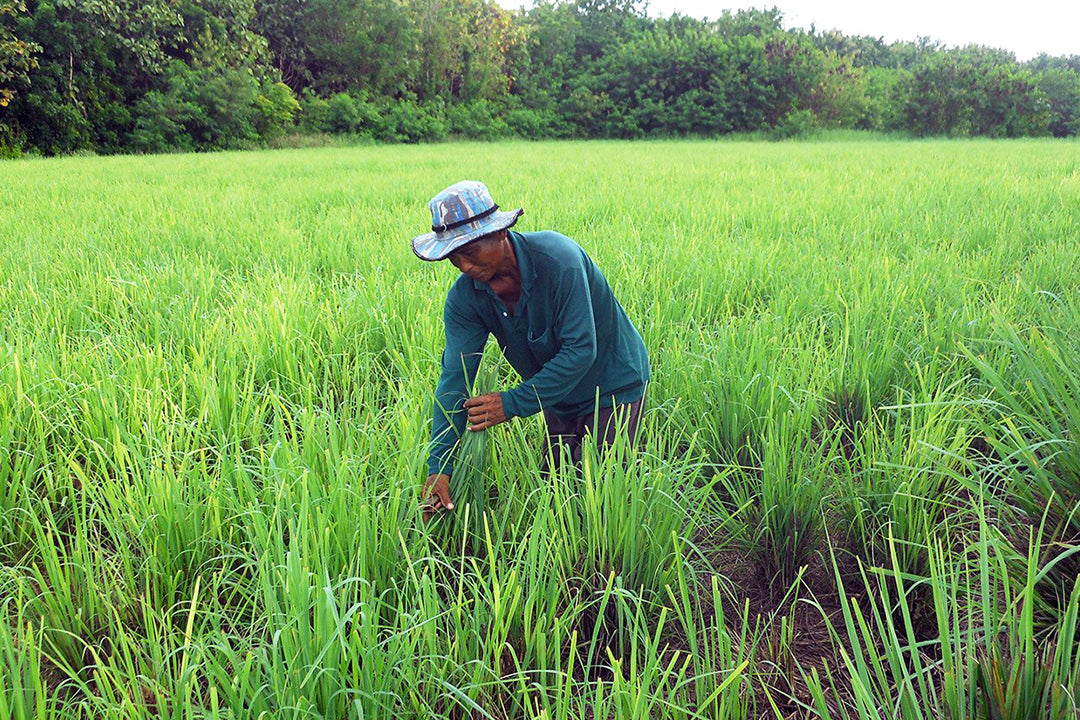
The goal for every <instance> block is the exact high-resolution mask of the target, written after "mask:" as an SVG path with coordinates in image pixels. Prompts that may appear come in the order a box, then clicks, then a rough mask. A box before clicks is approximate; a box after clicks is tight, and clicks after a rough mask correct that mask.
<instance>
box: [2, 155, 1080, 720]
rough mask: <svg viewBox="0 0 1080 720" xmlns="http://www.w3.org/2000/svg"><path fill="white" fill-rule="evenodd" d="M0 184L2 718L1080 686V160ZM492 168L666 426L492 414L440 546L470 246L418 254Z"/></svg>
mask: <svg viewBox="0 0 1080 720" xmlns="http://www.w3.org/2000/svg"><path fill="white" fill-rule="evenodd" d="M0 170H2V172H0V200H2V202H0V561H2V566H0V617H2V620H3V625H2V626H0V627H2V631H0V716H3V717H8V716H10V717H16V718H53V717H57V718H91V717H93V718H97V717H108V718H132V719H134V718H143V717H146V716H148V715H151V714H154V713H157V714H159V715H161V716H164V717H169V718H185V719H186V718H237V719H239V718H248V717H259V716H262V717H275V718H327V719H330V718H372V717H390V716H394V717H416V718H435V717H448V716H449V717H455V718H465V717H476V718H483V717H490V718H537V719H538V718H545V719H551V720H554V719H556V718H578V717H583V716H588V717H595V718H616V717H618V718H624V717H625V718H633V717H640V718H724V719H728V718H734V719H741V718H749V717H759V716H764V717H770V716H772V715H776V714H780V715H784V716H788V715H791V714H793V713H795V714H802V713H808V714H810V715H819V716H822V717H849V718H855V717H858V718H870V717H882V718H884V717H889V718H904V719H905V720H906V719H908V718H923V717H945V716H948V717H964V718H967V717H972V718H974V717H1019V716H1021V715H1022V714H1023V713H1024V712H1026V711H1030V709H1031V708H1034V707H1041V708H1043V710H1044V711H1045V712H1051V713H1057V715H1055V717H1058V716H1061V717H1065V716H1067V714H1068V713H1069V712H1075V708H1076V706H1077V704H1078V703H1080V698H1078V697H1077V686H1078V684H1080V674H1078V673H1080V669H1078V668H1080V661H1078V660H1077V658H1078V656H1080V648H1077V642H1078V640H1077V639H1078V638H1080V633H1077V632H1076V627H1075V625H1076V618H1077V598H1078V597H1080V596H1078V594H1077V589H1076V586H1075V575H1076V568H1077V567H1080V565H1078V564H1077V563H1078V560H1077V559H1078V558H1080V550H1077V547H1078V546H1077V544H1076V543H1077V542H1078V539H1080V535H1078V534H1077V533H1078V532H1080V530H1078V528H1080V524H1078V516H1077V514H1076V506H1077V497H1080V496H1078V495H1077V477H1078V475H1077V472H1078V467H1080V465H1078V463H1077V457H1080V455H1078V452H1077V441H1078V437H1077V433H1078V432H1080V416H1078V414H1077V413H1078V405H1077V398H1078V393H1080V388H1078V386H1077V381H1078V378H1080V366H1078V365H1077V361H1076V358H1077V357H1078V353H1077V349H1078V348H1080V301H1078V300H1077V298H1078V294H1077V291H1078V289H1080V241H1078V239H1077V229H1078V228H1080V146H1078V145H1077V144H1076V143H1061V142H1052V141H1048V140H1047V141H1034V140H1032V141H1016V142H1012V141H1009V142H989V141H970V142H948V141H910V142H902V141H894V140H880V141H874V142H855V141H845V140H844V139H843V138H833V139H832V140H831V141H830V142H798V143H765V142H762V143H759V142H748V141H739V142H722V141H721V142H704V141H703V142H686V141H679V142H656V143H649V142H641V143H617V142H594V143H575V142H559V143H525V142H512V143H511V142H507V143H492V144H448V145H436V146H424V147H396V146H395V147H359V148H322V149H308V150H281V151H275V152H256V153H222V154H215V155H172V156H158V157H108V158H62V159H52V160H29V161H18V162H9V163H6V164H3V165H2V166H0ZM465 178H475V179H481V180H484V181H485V182H486V183H487V184H488V185H489V187H490V188H491V189H492V191H493V193H494V195H495V197H496V200H497V201H499V202H500V203H502V205H503V206H504V207H517V206H519V205H520V206H523V207H524V208H525V210H526V214H525V216H524V217H523V218H522V220H521V221H520V222H519V226H518V228H519V229H522V230H533V229H555V230H559V231H561V232H563V233H565V234H567V235H569V236H570V237H572V238H574V239H576V240H577V241H578V242H580V243H581V244H582V245H583V246H584V247H585V248H586V249H587V250H588V252H589V253H590V254H591V255H592V256H593V257H594V258H595V259H596V260H597V262H598V264H599V265H600V267H601V268H602V269H603V271H604V272H605V274H606V275H607V277H608V279H609V280H610V281H611V284H612V285H613V287H614V289H615V292H616V294H617V296H618V297H619V299H620V301H621V302H622V303H623V305H624V306H625V307H626V309H627V312H628V313H629V314H630V316H631V318H632V319H633V320H634V322H635V324H636V325H637V326H638V327H639V328H640V329H641V331H642V334H643V336H644V337H645V340H646V344H647V345H648V347H649V351H650V357H651V360H652V368H653V378H654V382H653V385H652V387H651V389H650V400H649V407H648V409H647V412H646V414H645V417H644V420H643V425H642V430H643V436H644V438H645V440H644V442H643V444H642V445H641V446H640V447H637V448H631V447H625V446H620V447H618V448H617V449H616V451H615V452H613V453H610V454H609V455H608V456H606V457H605V458H603V459H598V458H595V457H593V456H591V455H590V454H589V453H588V452H587V453H586V455H587V459H586V462H585V464H584V468H583V472H582V475H581V477H578V476H577V475H575V474H574V473H572V472H567V473H563V474H561V475H557V476H555V477H550V478H545V477H543V476H542V475H541V474H540V472H539V467H540V463H541V457H540V454H541V451H542V448H543V442H542V439H543V435H542V433H543V430H542V427H541V424H540V422H539V420H537V419H535V418H531V419H527V420H523V421H521V420H519V421H515V422H514V423H512V424H510V425H506V426H501V427H498V428H495V429H493V430H491V431H488V432H486V433H485V434H484V436H483V437H482V438H481V437H475V438H470V440H469V442H470V443H471V444H472V445H473V446H472V447H471V448H469V449H468V450H467V453H468V454H469V455H470V456H471V457H473V458H474V462H472V463H471V464H470V467H469V468H468V472H467V473H465V474H466V475H468V477H466V478H458V480H459V482H461V483H464V484H465V485H466V486H467V488H466V487H458V488H457V490H456V492H457V493H458V494H456V495H455V501H456V502H457V505H458V508H459V510H458V511H457V512H458V513H460V515H455V516H454V517H451V518H441V519H440V520H438V521H436V522H435V523H433V526H430V527H425V526H424V525H423V524H422V523H421V521H420V512H419V509H418V496H419V490H420V487H421V484H422V482H423V479H424V477H425V474H426V473H425V468H426V458H425V456H424V446H425V444H426V441H427V435H428V431H429V424H430V411H431V393H432V390H433V388H434V383H435V380H436V378H437V374H438V362H439V357H440V354H441V351H442V344H441V343H442V327H441V317H442V302H443V299H444V297H445V292H446V290H447V288H448V286H449V284H450V283H451V281H452V279H453V277H454V274H455V272H456V271H455V270H454V269H453V268H452V267H451V266H450V265H448V264H437V265H432V264H425V263H421V262H419V261H417V260H416V259H415V258H414V257H413V255H412V253H411V251H410V250H409V247H408V240H409V238H410V237H411V236H412V235H413V234H416V233H419V232H421V231H423V229H424V228H425V227H426V226H427V225H428V224H429V222H430V216H429V215H428V213H427V209H426V201H427V199H428V198H429V197H431V196H432V195H433V194H434V193H435V192H437V191H438V190H440V189H441V188H443V187H445V186H446V185H448V184H450V183H452V182H455V181H457V180H460V179H465ZM484 363H485V365H484V366H485V369H486V370H487V371H488V373H489V376H488V377H487V378H485V379H484V384H485V386H486V387H492V388H500V387H507V386H508V385H509V384H511V383H513V382H514V377H513V373H512V371H511V370H510V369H509V368H508V367H506V365H505V362H504V361H502V360H501V358H499V356H498V353H497V352H496V351H493V349H492V348H489V352H488V358H486V359H485V361H484ZM452 489H453V485H452ZM458 497H462V498H468V500H467V502H458ZM474 506H482V507H480V508H477V509H482V511H483V512H473V508H474ZM465 507H469V509H470V514H469V515H468V516H467V517H466V516H465V514H464V509H465ZM852 567H855V568H856V570H855V572H854V573H852V571H851V570H850V569H851V568H852ZM838 585H839V586H842V589H843V590H842V592H839V593H838V592H837V591H836V589H835V587H836V586H838ZM830 588H832V589H831V590H830ZM830 593H831V594H830ZM795 599H797V600H795ZM814 608H820V610H821V612H816V611H815V612H808V610H812V609H814ZM815 613H816V615H815ZM808 614H809V615H815V616H821V617H822V618H824V617H826V616H827V617H829V618H831V619H832V624H831V625H830V624H829V623H826V622H825V620H824V619H819V620H818V621H817V622H819V623H822V625H821V627H822V628H824V630H821V631H820V633H819V634H820V635H821V636H822V637H825V638H827V639H828V638H831V640H827V642H826V644H825V645H823V646H822V647H820V648H818V649H817V650H815V653H817V654H815V653H810V652H807V651H802V650H800V649H799V648H801V647H803V646H805V642H802V641H801V640H800V637H801V636H800V634H801V633H805V632H807V628H808V626H807V624H806V623H807V622H810V621H809V620H807V615H808ZM800 653H801V654H800ZM822 653H824V655H825V656H826V657H825V659H824V660H822V659H821V657H820V655H821V654H822ZM781 676H783V677H787V678H788V679H793V678H794V679H796V680H798V679H801V685H800V683H799V682H793V683H792V684H791V686H790V687H788V686H786V685H784V684H782V683H779V682H778V678H780V677H781ZM800 687H801V688H802V690H800V689H799V688H800ZM1040 703H1041V705H1040ZM1025 708H1026V709H1027V710H1025ZM1047 708H1049V710H1047Z"/></svg>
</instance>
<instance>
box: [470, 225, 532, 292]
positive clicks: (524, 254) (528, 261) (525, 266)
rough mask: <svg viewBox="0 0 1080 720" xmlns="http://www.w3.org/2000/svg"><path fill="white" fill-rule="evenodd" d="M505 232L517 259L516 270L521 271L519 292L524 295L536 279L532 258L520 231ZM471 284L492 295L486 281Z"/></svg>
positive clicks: (476, 281)
mask: <svg viewBox="0 0 1080 720" xmlns="http://www.w3.org/2000/svg"><path fill="white" fill-rule="evenodd" d="M506 234H507V236H508V237H509V238H510V245H511V246H512V247H513V248H514V259H515V260H517V266H518V272H520V273H521V294H522V296H525V295H528V294H529V291H530V290H532V286H533V282H534V281H535V280H536V270H535V269H534V268H533V263H532V258H531V257H529V246H528V244H526V242H525V237H524V236H523V235H522V234H521V233H518V232H514V231H513V230H507V233H506ZM472 284H473V287H474V288H475V289H477V290H486V291H487V292H488V293H489V294H492V295H494V293H493V292H492V290H491V287H490V286H489V285H488V284H487V283H483V282H480V281H479V280H473V281H472Z"/></svg>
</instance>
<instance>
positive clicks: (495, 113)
mask: <svg viewBox="0 0 1080 720" xmlns="http://www.w3.org/2000/svg"><path fill="white" fill-rule="evenodd" d="M501 111H502V108H500V107H499V106H497V105H496V104H495V103H493V102H490V101H488V100H474V101H472V102H465V103H458V104H457V105H451V106H450V107H448V108H447V109H446V129H447V130H448V131H449V132H450V133H452V134H454V135H464V136H465V137H470V138H478V139H481V140H492V139H495V138H500V137H505V136H506V135H508V134H510V126H509V125H507V124H506V120H504V119H503V118H502V112H501Z"/></svg>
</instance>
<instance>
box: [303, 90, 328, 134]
mask: <svg viewBox="0 0 1080 720" xmlns="http://www.w3.org/2000/svg"><path fill="white" fill-rule="evenodd" d="M299 104H300V115H299V117H298V118H297V123H298V124H299V128H300V132H302V133H328V132H330V120H329V118H330V103H329V101H328V100H327V99H326V98H324V97H320V96H318V95H316V94H315V92H314V91H312V90H311V88H305V89H304V91H303V92H302V93H301V94H300V100H299Z"/></svg>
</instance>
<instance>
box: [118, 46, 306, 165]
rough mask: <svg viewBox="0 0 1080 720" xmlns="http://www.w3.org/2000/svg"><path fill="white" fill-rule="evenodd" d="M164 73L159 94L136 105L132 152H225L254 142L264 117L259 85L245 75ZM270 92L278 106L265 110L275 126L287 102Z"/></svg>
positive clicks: (177, 66) (270, 103) (181, 67)
mask: <svg viewBox="0 0 1080 720" xmlns="http://www.w3.org/2000/svg"><path fill="white" fill-rule="evenodd" d="M169 73H170V74H169V78H168V81H167V88H166V90H165V91H164V92H160V91H151V92H149V93H147V94H146V95H145V96H143V98H142V100H140V101H139V103H138V104H137V105H136V106H135V130H134V131H133V132H132V133H131V143H132V145H134V147H135V148H136V149H137V150H141V151H143V152H160V151H162V150H169V149H180V150H187V149H207V148H227V147H238V146H242V145H244V144H246V143H251V142H253V141H256V140H258V139H259V133H258V130H257V129H256V128H257V126H258V124H259V123H260V122H262V121H264V120H265V116H264V115H263V114H262V112H263V111H262V108H261V107H260V105H259V103H258V99H259V98H260V92H259V84H258V81H256V80H255V77H254V76H253V75H252V74H251V73H250V72H248V71H244V70H216V69H212V68H201V69H198V70H195V69H192V68H190V67H188V66H187V65H185V64H184V63H182V62H179V61H176V62H175V63H173V64H172V65H171V66H170V69H169ZM286 89H287V88H286ZM274 93H275V94H276V96H277V98H278V101H277V102H279V103H281V106H280V107H276V108H275V106H274V103H275V100H273V99H268V100H267V101H266V103H265V106H266V107H267V108H268V110H269V111H270V112H272V113H273V112H276V113H279V120H278V121H279V122H280V114H281V113H285V112H286V111H287V108H288V99H287V98H283V97H282V94H281V91H280V90H278V91H274ZM290 95H291V93H290Z"/></svg>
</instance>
